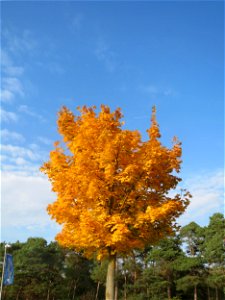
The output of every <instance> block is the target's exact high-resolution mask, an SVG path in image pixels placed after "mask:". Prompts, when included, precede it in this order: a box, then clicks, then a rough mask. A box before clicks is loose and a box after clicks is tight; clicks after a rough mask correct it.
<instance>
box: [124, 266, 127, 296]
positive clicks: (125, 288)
mask: <svg viewBox="0 0 225 300" xmlns="http://www.w3.org/2000/svg"><path fill="white" fill-rule="evenodd" d="M124 300H127V274H126V271H125V274H124Z"/></svg>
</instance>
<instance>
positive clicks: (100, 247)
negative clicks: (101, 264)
mask: <svg viewBox="0 0 225 300" xmlns="http://www.w3.org/2000/svg"><path fill="white" fill-rule="evenodd" d="M78 109H79V111H80V114H79V115H78V116H75V115H74V114H73V113H72V112H71V111H70V110H69V109H67V108H66V107H63V108H62V110H61V111H60V112H59V116H58V131H59V133H60V134H61V135H62V136H63V141H64V143H65V144H66V147H64V148H65V149H64V148H63V147H62V146H60V144H59V142H57V143H55V150H53V151H51V152H50V160H49V161H48V162H46V163H44V165H43V166H42V168H41V170H42V171H43V172H44V173H46V174H47V175H48V177H49V179H50V181H51V184H52V190H53V191H54V192H55V193H56V194H57V199H56V201H55V202H54V203H52V204H50V205H49V206H48V213H49V214H50V215H51V216H52V218H53V219H55V220H56V221H57V222H58V223H59V224H62V225H63V228H62V231H61V232H60V233H59V234H58V235H57V236H56V239H57V240H58V242H59V243H60V244H62V245H65V246H67V247H71V248H74V249H76V250H77V251H84V253H85V254H86V255H87V256H91V255H93V254H97V257H98V258H99V259H101V258H102V257H107V256H109V255H115V254H116V253H129V252H130V251H131V250H132V249H135V248H143V247H144V246H145V245H146V244H147V243H155V242H156V241H158V240H159V239H161V238H162V237H164V236H165V235H168V234H171V233H172V232H173V228H174V226H175V220H176V218H177V217H178V216H180V215H181V214H182V213H183V212H184V210H185V208H186V206H187V205H188V203H189V198H190V194H189V193H188V192H186V193H185V194H184V195H183V196H181V195H180V194H177V195H175V196H174V197H173V198H171V197H170V196H169V194H168V192H169V191H170V190H171V189H172V190H173V189H175V188H176V186H177V184H178V182H179V181H180V180H181V179H180V178H179V177H177V176H175V173H177V172H179V170H180V164H181V159H180V157H181V144H180V142H178V141H177V140H174V144H173V147H172V148H171V149H168V148H166V147H164V146H163V145H162V144H161V142H160V131H159V126H158V124H157V121H156V116H155V108H153V112H152V119H151V127H150V129H148V130H147V132H148V135H149V139H148V140H147V141H145V142H143V141H142V140H141V136H140V133H139V132H138V131H131V130H124V129H122V125H123V122H121V118H122V117H123V116H122V114H121V110H120V109H116V110H115V111H114V112H111V111H110V108H109V107H107V106H104V105H102V106H101V111H100V112H99V114H97V113H96V108H95V107H90V108H88V107H85V106H84V107H82V108H78ZM68 150H69V151H68Z"/></svg>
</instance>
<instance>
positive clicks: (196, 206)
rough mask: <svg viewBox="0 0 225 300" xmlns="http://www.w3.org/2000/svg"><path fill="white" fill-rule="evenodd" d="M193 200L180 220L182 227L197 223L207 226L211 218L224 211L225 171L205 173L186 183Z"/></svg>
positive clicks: (194, 176)
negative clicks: (214, 214) (193, 222)
mask: <svg viewBox="0 0 225 300" xmlns="http://www.w3.org/2000/svg"><path fill="white" fill-rule="evenodd" d="M184 186H185V187H186V188H187V189H188V190H189V191H190V192H191V194H192V196H193V198H192V200H191V203H190V205H189V207H188V208H187V211H186V212H185V213H184V215H183V216H182V217H181V218H180V223H181V224H182V225H184V224H187V223H189V222H191V221H195V222H196V223H199V224H200V225H206V222H207V221H208V219H209V217H210V216H211V215H212V214H213V213H215V212H223V209H224V171H223V170H217V171H214V172H204V173H202V174H200V175H193V176H192V177H191V178H190V179H187V180H185V181H184Z"/></svg>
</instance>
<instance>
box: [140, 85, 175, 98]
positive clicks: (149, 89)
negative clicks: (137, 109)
mask: <svg viewBox="0 0 225 300" xmlns="http://www.w3.org/2000/svg"><path fill="white" fill-rule="evenodd" d="M138 90H139V91H140V92H142V93H144V94H148V95H149V96H152V97H157V96H158V97H159V96H164V97H174V96H176V95H177V92H176V91H175V90H174V89H172V88H171V87H166V86H165V87H164V86H158V85H155V84H149V85H139V87H138Z"/></svg>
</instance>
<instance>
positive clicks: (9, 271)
mask: <svg viewBox="0 0 225 300" xmlns="http://www.w3.org/2000/svg"><path fill="white" fill-rule="evenodd" d="M13 280H14V267H13V257H12V255H11V254H6V257H5V268H4V277H3V284H4V285H10V284H13Z"/></svg>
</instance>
